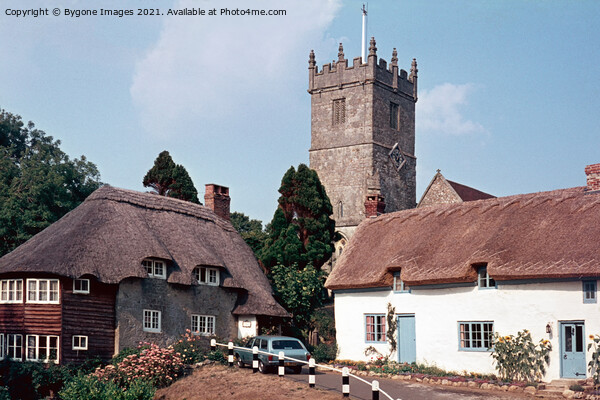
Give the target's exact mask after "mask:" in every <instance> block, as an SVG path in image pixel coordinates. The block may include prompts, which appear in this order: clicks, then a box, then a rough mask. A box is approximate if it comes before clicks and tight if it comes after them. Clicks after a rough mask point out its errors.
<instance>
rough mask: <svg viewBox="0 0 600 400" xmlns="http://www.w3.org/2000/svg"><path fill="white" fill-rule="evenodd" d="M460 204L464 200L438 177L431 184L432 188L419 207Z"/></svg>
mask: <svg viewBox="0 0 600 400" xmlns="http://www.w3.org/2000/svg"><path fill="white" fill-rule="evenodd" d="M460 202H462V200H461V199H460V198H459V197H458V196H457V195H456V192H455V191H454V189H452V187H450V185H448V184H447V183H446V182H444V180H443V179H442V178H441V177H440V176H439V175H437V176H436V177H435V179H434V181H433V182H432V183H431V186H429V190H427V192H426V193H425V194H424V195H423V198H422V199H421V202H420V203H419V207H425V206H431V205H434V204H451V203H460Z"/></svg>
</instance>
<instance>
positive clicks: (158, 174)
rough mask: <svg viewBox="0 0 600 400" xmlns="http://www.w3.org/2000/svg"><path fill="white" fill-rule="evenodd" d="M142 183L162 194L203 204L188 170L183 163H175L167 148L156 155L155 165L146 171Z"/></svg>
mask: <svg viewBox="0 0 600 400" xmlns="http://www.w3.org/2000/svg"><path fill="white" fill-rule="evenodd" d="M142 183H143V184H144V187H150V188H152V189H154V191H155V192H156V193H157V194H159V195H161V196H169V197H174V198H177V199H181V200H187V201H191V202H192V203H197V204H201V203H200V201H199V200H198V191H197V190H196V187H195V186H194V183H193V182H192V178H190V175H189V174H188V172H187V170H186V169H185V168H184V167H183V166H182V165H178V164H175V162H174V161H173V159H172V158H171V155H170V154H169V152H168V151H166V150H165V151H163V152H161V153H160V154H159V155H158V157H156V160H154V166H153V167H152V168H150V170H149V171H148V172H147V173H146V176H145V177H144V180H143V182H142Z"/></svg>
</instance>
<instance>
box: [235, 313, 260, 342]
mask: <svg viewBox="0 0 600 400" xmlns="http://www.w3.org/2000/svg"><path fill="white" fill-rule="evenodd" d="M237 326H238V338H245V337H248V336H256V335H257V334H258V323H257V322H256V315H239V316H238V323H237Z"/></svg>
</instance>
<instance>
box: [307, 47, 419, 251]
mask: <svg viewBox="0 0 600 400" xmlns="http://www.w3.org/2000/svg"><path fill="white" fill-rule="evenodd" d="M308 93H310V95H311V147H310V151H309V154H310V167H311V168H312V169H314V170H315V171H317V173H318V175H319V178H320V179H321V182H322V183H323V185H324V186H325V189H326V190H327V194H328V196H329V199H330V200H331V204H332V206H333V208H334V215H333V216H334V218H335V221H336V229H337V231H338V232H339V233H341V235H342V237H343V239H342V240H341V241H340V242H338V244H337V245H336V253H338V254H337V255H339V252H340V251H341V249H340V246H343V245H344V242H345V241H347V240H348V239H349V238H350V237H351V236H352V234H353V233H354V231H355V229H356V227H357V226H358V224H359V223H360V222H361V221H362V220H364V219H365V218H368V217H371V216H376V215H378V214H380V213H381V212H384V211H385V212H392V211H398V210H403V209H407V208H413V207H415V205H416V161H417V160H416V157H415V103H416V102H417V63H416V60H414V59H413V61H412V66H411V70H410V75H409V74H407V72H406V71H405V70H399V69H398V56H397V52H396V49H394V51H393V53H392V59H391V63H390V65H389V67H388V65H387V62H386V61H385V60H383V59H379V60H377V47H376V43H375V39H374V38H371V42H370V46H369V55H368V56H367V62H366V63H363V62H362V57H358V58H354V60H353V62H352V66H351V67H349V66H348V60H347V59H345V58H344V50H343V47H342V44H341V43H340V47H339V52H338V60H337V61H334V62H332V63H330V64H325V65H324V66H323V69H322V70H321V71H319V70H318V67H317V65H316V62H315V54H314V52H313V51H311V52H310V56H309V61H308Z"/></svg>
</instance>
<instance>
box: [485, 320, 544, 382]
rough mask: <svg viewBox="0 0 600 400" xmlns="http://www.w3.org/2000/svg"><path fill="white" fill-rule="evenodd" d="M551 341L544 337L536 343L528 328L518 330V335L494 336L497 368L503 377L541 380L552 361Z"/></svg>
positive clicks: (529, 380)
mask: <svg viewBox="0 0 600 400" xmlns="http://www.w3.org/2000/svg"><path fill="white" fill-rule="evenodd" d="M551 350H552V345H551V344H550V341H548V340H545V339H542V340H540V342H539V343H538V344H537V345H536V344H534V343H533V340H532V338H531V333H529V331H528V330H526V329H525V330H524V331H522V332H518V333H517V336H516V337H514V336H513V335H510V336H500V335H498V333H496V334H495V336H494V343H493V350H492V354H491V356H492V357H493V358H494V361H495V362H496V369H497V370H498V372H499V373H500V376H501V377H502V378H503V379H508V380H513V381H524V382H533V381H535V380H541V379H542V378H543V377H544V374H545V373H546V365H548V363H549V362H550V356H549V354H550V351H551Z"/></svg>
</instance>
